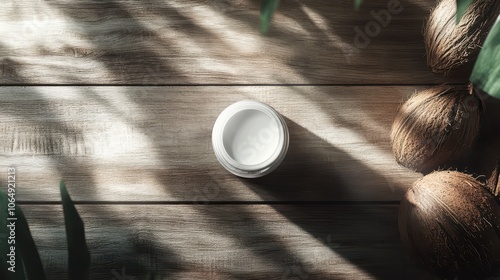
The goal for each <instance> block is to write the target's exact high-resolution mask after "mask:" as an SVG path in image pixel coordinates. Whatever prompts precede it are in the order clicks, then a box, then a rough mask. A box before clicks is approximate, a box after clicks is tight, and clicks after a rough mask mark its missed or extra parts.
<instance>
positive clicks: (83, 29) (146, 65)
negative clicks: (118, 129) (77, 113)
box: [0, 0, 453, 85]
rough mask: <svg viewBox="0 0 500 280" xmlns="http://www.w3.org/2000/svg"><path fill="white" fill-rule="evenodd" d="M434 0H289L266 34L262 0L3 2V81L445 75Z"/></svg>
mask: <svg viewBox="0 0 500 280" xmlns="http://www.w3.org/2000/svg"><path fill="white" fill-rule="evenodd" d="M398 3H399V4H398ZM434 4H435V1H433V0H401V1H397V0H391V1H365V2H364V3H363V6H362V7H361V9H360V10H358V11H355V10H354V9H353V0H342V1H319V0H316V1H300V0H298V1H282V3H281V6H280V8H279V9H278V12H277V14H276V16H275V17H274V21H273V23H272V26H271V29H270V31H269V33H268V34H267V35H266V36H263V35H261V34H259V19H260V17H259V10H260V8H259V1H250V0H239V1H223V0H214V1H206V0H190V1H185V0H178V1H147V2H144V1H137V0H135V1H130V0H119V1H91V0H81V1H78V3H75V2H74V1H69V0H50V1H36V2H35V3H34V2H33V1H30V0H21V1H18V0H5V1H3V2H2V10H1V11H0V17H1V18H2V24H1V25H0V57H1V60H0V83H3V84H40V83H41V84H75V83H76V84H150V85H151V84H193V83H197V84H311V83H313V84H409V85H410V84H433V83H441V82H443V81H445V80H444V79H443V78H442V77H439V76H435V75H433V74H432V73H431V72H430V71H429V70H428V69H427V67H426V64H425V57H424V55H425V52H424V44H423V39H422V35H421V32H422V24H423V20H424V18H425V17H427V16H428V14H429V9H430V8H431V7H432V6H433V5H434ZM393 5H394V7H393ZM388 7H391V8H390V9H389V8H388ZM389 11H393V12H392V13H391V12H389ZM377 15H380V17H381V18H382V19H381V21H382V25H381V24H380V23H377V20H376V18H377V17H379V16H377ZM358 30H360V31H358ZM367 30H368V33H369V34H371V35H370V36H371V37H370V36H368V35H366V34H365V35H357V34H358V33H359V34H361V33H360V32H364V33H366V32H367ZM363 36H366V37H365V38H364V39H363ZM448 82H453V80H448Z"/></svg>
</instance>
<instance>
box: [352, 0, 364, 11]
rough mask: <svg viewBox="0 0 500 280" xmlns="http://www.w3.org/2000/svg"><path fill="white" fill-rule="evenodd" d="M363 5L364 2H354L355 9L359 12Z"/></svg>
mask: <svg viewBox="0 0 500 280" xmlns="http://www.w3.org/2000/svg"><path fill="white" fill-rule="evenodd" d="M362 3H363V0H354V8H355V9H356V10H357V9H359V7H361V4H362Z"/></svg>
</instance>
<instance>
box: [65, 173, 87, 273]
mask: <svg viewBox="0 0 500 280" xmlns="http://www.w3.org/2000/svg"><path fill="white" fill-rule="evenodd" d="M60 189H61V198H62V204H63V212H64V224H65V226H66V238H67V243H68V262H69V265H68V266H69V279H71V280H83V279H89V267H90V252H89V249H88V247H87V242H86V241H85V228H84V225H83V221H82V218H81V217H80V215H78V211H77V210H76V208H75V205H74V204H73V201H72V200H71V197H70V196H69V193H68V190H67V189H66V185H65V184H64V182H63V181H61V184H60Z"/></svg>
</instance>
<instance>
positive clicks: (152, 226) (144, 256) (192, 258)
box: [21, 205, 431, 279]
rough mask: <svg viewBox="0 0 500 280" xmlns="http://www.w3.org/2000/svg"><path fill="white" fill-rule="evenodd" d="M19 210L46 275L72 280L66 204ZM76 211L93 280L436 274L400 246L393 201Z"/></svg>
mask: <svg viewBox="0 0 500 280" xmlns="http://www.w3.org/2000/svg"><path fill="white" fill-rule="evenodd" d="M21 207H22V208H23V211H24V212H25V214H26V216H27V219H28V222H29V223H30V226H31V230H32V233H33V236H34V239H35V242H36V243H37V245H38V248H39V251H40V252H41V257H42V261H43V263H44V266H45V269H46V271H47V272H48V274H49V279H65V278H66V272H67V264H66V262H67V253H66V245H65V244H66V243H65V237H64V226H63V224H62V221H63V218H62V210H61V206H60V205H22V206H21ZM77 208H78V211H79V212H80V214H81V216H82V219H83V220H84V222H85V227H86V234H87V241H88V245H89V249H90V252H91V256H92V263H91V279H111V278H113V277H115V278H116V279H124V278H118V277H117V276H116V275H121V276H123V273H125V274H126V275H128V276H129V277H132V276H135V277H139V276H140V275H143V274H145V273H146V272H147V271H156V272H158V273H161V274H162V275H163V276H164V277H165V279H431V277H430V275H427V274H426V273H425V272H423V271H422V270H420V269H419V268H417V267H416V265H415V264H413V263H412V262H411V261H410V260H409V257H408V256H407V255H406V254H405V253H404V252H402V250H401V248H400V245H399V237H398V231H397V206H396V205H393V206H311V205H308V206H304V205H303V206H293V205H274V206H269V205H225V206H223V205H218V206H215V205H208V206H204V205H175V206H167V205H156V206H151V205H108V206H103V205H78V206H77ZM294 277H295V278H294ZM127 279H128V278H127ZM137 279H142V278H137Z"/></svg>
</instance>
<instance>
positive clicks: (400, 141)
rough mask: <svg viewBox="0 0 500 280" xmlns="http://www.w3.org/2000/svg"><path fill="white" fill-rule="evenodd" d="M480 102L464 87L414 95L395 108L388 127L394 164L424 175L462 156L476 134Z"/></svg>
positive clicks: (437, 88) (442, 86)
mask: <svg viewBox="0 0 500 280" xmlns="http://www.w3.org/2000/svg"><path fill="white" fill-rule="evenodd" d="M480 116H481V102H480V101H479V100H478V99H477V98H476V97H475V95H472V94H471V93H470V92H469V88H468V87H467V86H456V85H441V86H436V87H433V88H429V89H426V90H423V91H421V92H418V93H416V94H414V95H413V96H411V97H410V99H408V100H407V101H406V102H405V103H404V104H403V105H402V106H401V108H400V109H399V111H398V113H397V115H396V118H395V120H394V122H393V125H392V128H391V136H390V137H391V146H392V151H393V154H394V156H395V158H396V161H397V162H398V163H399V164H400V165H402V166H405V167H407V168H410V169H412V170H415V171H418V172H422V173H428V172H431V171H433V170H436V169H438V168H439V167H442V166H445V165H446V164H448V163H450V162H452V161H454V160H458V159H461V158H462V157H463V156H465V155H466V154H467V153H468V151H469V150H470V148H471V147H472V145H473V144H474V142H475V141H476V139H477V138H478V135H479V127H480Z"/></svg>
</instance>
